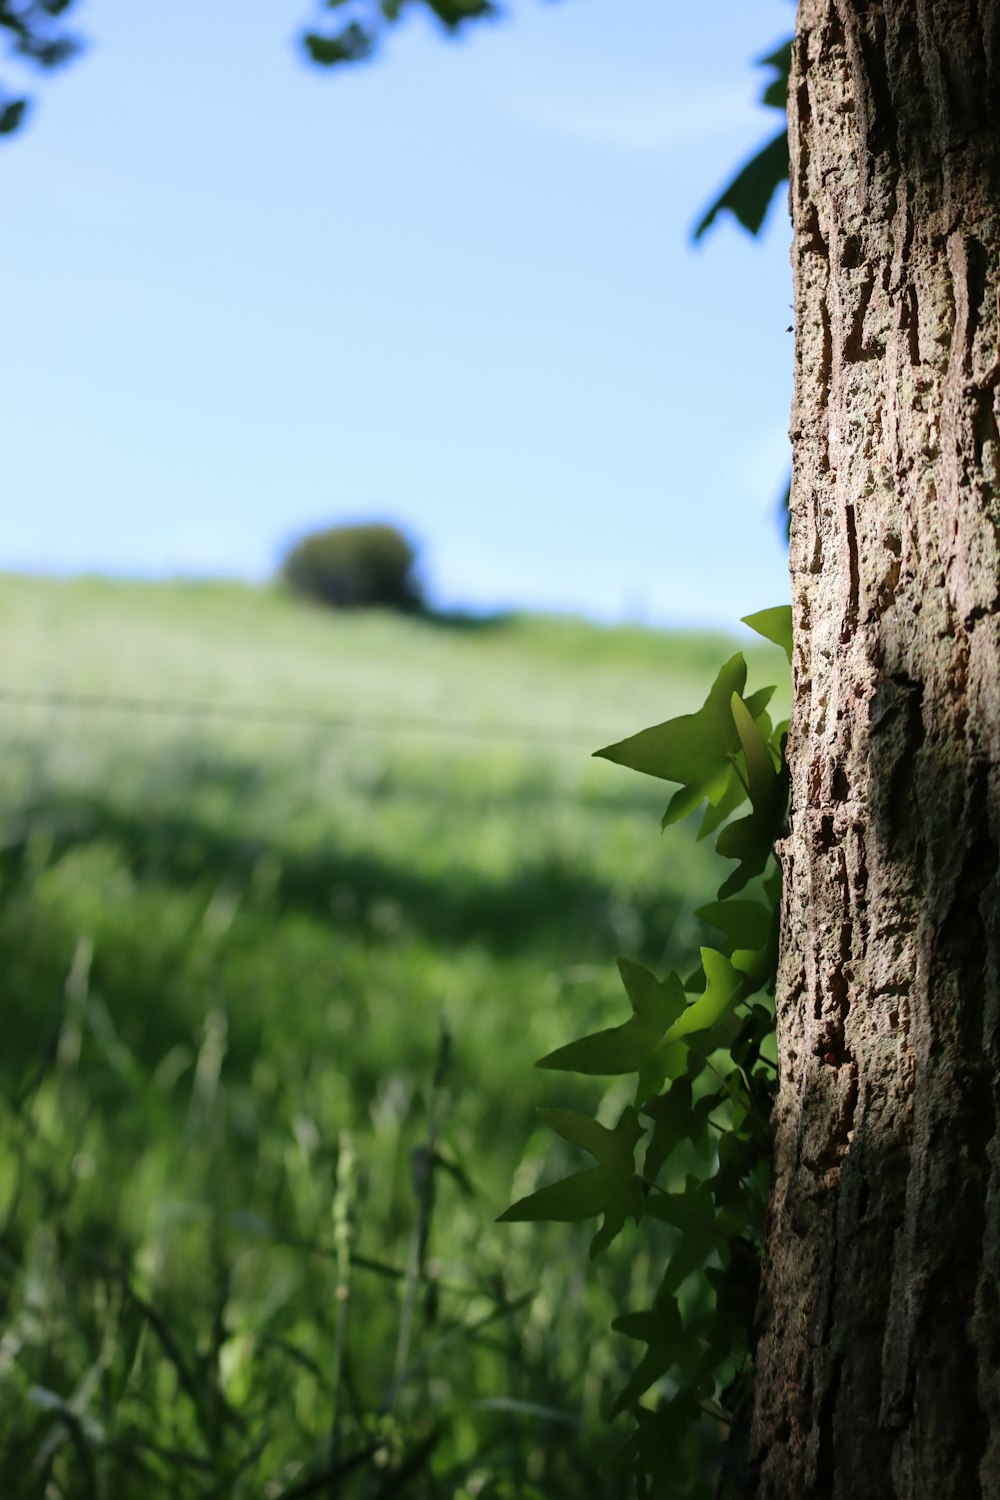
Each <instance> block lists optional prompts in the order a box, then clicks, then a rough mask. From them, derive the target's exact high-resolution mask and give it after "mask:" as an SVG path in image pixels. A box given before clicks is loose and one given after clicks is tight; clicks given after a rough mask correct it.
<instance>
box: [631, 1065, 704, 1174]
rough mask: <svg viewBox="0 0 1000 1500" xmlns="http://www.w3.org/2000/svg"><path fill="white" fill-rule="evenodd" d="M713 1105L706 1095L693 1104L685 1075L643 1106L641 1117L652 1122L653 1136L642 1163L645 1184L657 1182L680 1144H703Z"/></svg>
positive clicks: (689, 1080) (689, 1081)
mask: <svg viewBox="0 0 1000 1500" xmlns="http://www.w3.org/2000/svg"><path fill="white" fill-rule="evenodd" d="M715 1103H716V1101H715V1100H714V1099H713V1098H712V1097H711V1095H707V1094H706V1095H705V1097H704V1098H702V1099H699V1100H698V1102H697V1103H694V1102H693V1101H692V1097H691V1079H690V1077H689V1076H688V1075H687V1074H685V1076H684V1077H683V1078H677V1079H675V1080H674V1082H673V1083H672V1084H671V1086H670V1088H669V1089H668V1090H667V1092H666V1093H665V1094H659V1095H657V1097H656V1098H655V1099H650V1100H648V1101H647V1103H646V1104H644V1105H643V1108H642V1113H643V1114H644V1115H646V1116H647V1117H648V1118H649V1119H650V1120H652V1122H653V1134H652V1136H651V1137H650V1141H649V1144H648V1145H647V1147H646V1155H645V1158H644V1160H643V1175H644V1176H645V1178H646V1181H647V1183H653V1182H655V1181H656V1179H657V1177H658V1176H659V1175H660V1169H661V1168H662V1166H663V1164H664V1162H666V1161H667V1160H668V1158H669V1157H670V1156H671V1155H672V1154H673V1152H674V1150H675V1149H676V1148H677V1147H678V1146H679V1145H680V1144H681V1142H682V1141H690V1142H691V1144H692V1145H693V1146H700V1145H701V1144H702V1142H703V1141H704V1140H705V1137H706V1135H707V1133H708V1116H709V1115H710V1114H711V1112H712V1109H713V1108H714V1105H715Z"/></svg>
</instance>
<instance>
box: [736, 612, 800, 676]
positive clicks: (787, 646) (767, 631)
mask: <svg viewBox="0 0 1000 1500" xmlns="http://www.w3.org/2000/svg"><path fill="white" fill-rule="evenodd" d="M743 624H744V625H749V626H750V629H751V630H755V631H756V632H757V634H758V635H762V636H763V637H764V639H765V641H773V642H774V644H775V645H776V646H780V647H781V649H782V650H783V651H784V653H785V655H786V656H787V657H788V660H789V663H790V662H791V660H792V606H791V605H790V604H781V605H779V606H778V607H777V608H776V609H761V610H758V611H757V613H756V614H755V615H744V616H743Z"/></svg>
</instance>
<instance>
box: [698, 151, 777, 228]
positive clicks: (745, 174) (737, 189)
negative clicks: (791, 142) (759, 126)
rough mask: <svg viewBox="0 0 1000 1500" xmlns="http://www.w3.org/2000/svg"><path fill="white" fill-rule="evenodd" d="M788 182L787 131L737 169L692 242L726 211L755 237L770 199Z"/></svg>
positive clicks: (710, 208)
mask: <svg viewBox="0 0 1000 1500" xmlns="http://www.w3.org/2000/svg"><path fill="white" fill-rule="evenodd" d="M787 179H788V131H787V129H785V130H780V131H779V132H778V134H777V135H776V136H775V137H774V138H773V140H770V141H768V143H767V145H766V146H762V147H761V149H760V150H759V151H758V152H757V153H756V154H755V155H754V156H751V158H750V160H749V161H748V162H746V163H745V164H744V165H743V166H742V167H741V168H740V170H739V171H738V172H737V174H736V176H735V177H734V178H733V180H732V182H730V184H729V185H728V187H726V188H724V189H723V191H722V192H721V193H720V194H719V196H718V198H716V200H715V202H714V203H712V204H711V206H710V207H709V208H708V209H707V211H706V212H705V214H704V216H703V217H702V219H701V220H700V221H699V223H698V225H697V227H696V229H695V231H694V238H695V239H696V240H700V239H701V237H702V235H703V234H705V232H706V231H707V230H709V229H711V227H712V225H713V224H714V223H715V221H716V219H717V218H718V216H719V214H721V213H723V212H725V210H727V209H728V210H729V212H730V213H731V214H732V215H733V216H734V217H735V218H736V219H737V220H738V222H739V223H740V224H742V225H743V228H744V229H746V230H749V232H750V233H751V234H756V233H757V232H758V230H759V229H760V227H761V225H762V224H763V222H764V219H765V217H766V215H767V211H768V209H769V208H770V206H771V199H772V198H773V197H774V195H775V193H776V192H777V191H778V189H779V187H780V186H781V184H782V183H783V182H786V181H787Z"/></svg>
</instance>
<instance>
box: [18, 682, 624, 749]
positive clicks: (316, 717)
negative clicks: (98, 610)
mask: <svg viewBox="0 0 1000 1500" xmlns="http://www.w3.org/2000/svg"><path fill="white" fill-rule="evenodd" d="M4 706H6V707H10V708H17V707H19V708H40V709H54V710H57V711H65V712H84V713H86V712H97V713H113V714H133V715H135V716H137V717H150V718H173V719H213V720H217V721H220V722H230V723H240V724H270V725H273V726H275V727H277V728H292V729H325V730H358V731H374V732H378V733H393V732H397V733H415V734H428V735H434V736H436V737H438V738H445V739H447V738H456V739H480V740H493V741H496V740H504V741H508V742H516V743H518V744H538V743H543V742H544V743H548V744H553V745H567V746H572V747H573V748H577V749H578V748H580V747H581V746H586V745H600V744H606V743H607V742H608V740H609V739H613V738H614V737H615V736H614V735H613V734H607V733H605V734H603V735H602V733H601V731H599V730H592V729H588V730H584V729H574V728H570V727H567V726H564V725H556V724H526V723H506V722H501V721H495V722H494V721H490V722H484V721H477V720H471V719H446V718H438V717H435V716H434V715H431V714H392V713H374V712H363V713H359V712H347V711H343V712H335V713H330V712H328V711H325V710H320V709H309V708H276V707H274V706H273V705H267V704H253V703H212V702H210V701H208V700H207V699H200V700H199V699H182V698H134V697H128V696H125V695H123V694H116V693H70V692H62V691H51V692H50V691H44V692H39V691H31V690H29V689H21V688H0V707H4Z"/></svg>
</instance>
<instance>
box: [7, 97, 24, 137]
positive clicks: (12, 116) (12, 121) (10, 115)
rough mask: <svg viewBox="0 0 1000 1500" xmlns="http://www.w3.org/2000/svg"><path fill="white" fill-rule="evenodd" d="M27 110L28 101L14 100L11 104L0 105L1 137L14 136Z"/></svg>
mask: <svg viewBox="0 0 1000 1500" xmlns="http://www.w3.org/2000/svg"><path fill="white" fill-rule="evenodd" d="M27 108H28V101H27V99H12V100H11V101H10V103H9V104H4V105H0V135H13V133H14V131H15V130H17V128H18V126H19V125H20V124H21V121H22V120H23V119H24V115H25V111H26V110H27Z"/></svg>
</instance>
